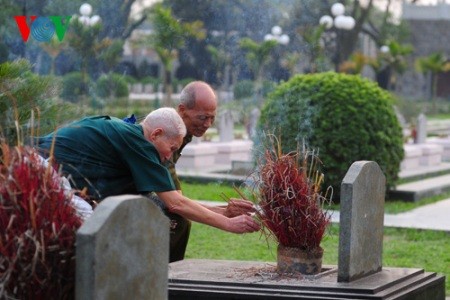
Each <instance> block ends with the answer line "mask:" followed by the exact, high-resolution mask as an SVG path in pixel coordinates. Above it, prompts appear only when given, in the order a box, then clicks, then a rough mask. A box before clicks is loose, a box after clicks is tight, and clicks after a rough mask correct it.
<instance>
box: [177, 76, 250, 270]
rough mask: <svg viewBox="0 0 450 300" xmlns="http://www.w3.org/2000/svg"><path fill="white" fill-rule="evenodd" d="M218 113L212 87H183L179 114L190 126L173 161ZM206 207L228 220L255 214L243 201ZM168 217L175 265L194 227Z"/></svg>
mask: <svg viewBox="0 0 450 300" xmlns="http://www.w3.org/2000/svg"><path fill="white" fill-rule="evenodd" d="M216 110H217V98H216V94H215V93H214V90H213V89H212V88H211V86H210V85H208V84H207V83H205V82H203V81H193V82H191V83H189V84H187V85H186V86H185V87H184V88H183V90H182V91H181V94H180V102H179V104H178V107H177V111H178V114H179V115H180V116H181V118H182V119H183V122H184V124H185V125H186V129H187V134H186V136H185V137H184V139H183V143H182V145H181V147H180V148H179V149H178V150H177V151H175V152H174V154H173V158H172V162H173V163H174V164H175V163H176V162H177V161H178V159H179V158H180V156H181V151H182V150H183V148H184V146H186V144H188V143H189V142H191V140H192V137H193V136H195V137H201V136H203V135H204V134H205V132H206V130H208V128H209V127H211V125H212V124H213V123H214V119H215V117H216ZM174 164H172V165H171V166H170V167H169V169H170V171H171V174H172V178H173V180H174V183H175V186H176V188H177V190H179V191H180V193H181V185H180V181H179V179H178V176H177V174H176V171H175V166H174ZM203 206H204V207H205V208H207V209H208V210H211V211H213V212H215V213H218V214H221V215H224V216H226V217H235V216H239V215H241V214H249V213H250V212H252V211H253V205H252V203H251V202H249V201H244V200H239V199H231V201H230V202H229V204H228V205H227V206H207V205H203ZM168 216H169V218H170V219H171V220H172V223H173V224H175V226H174V228H172V230H171V234H170V261H171V262H173V261H178V260H182V259H183V258H184V254H185V251H186V247H187V243H188V240H189V232H190V226H191V224H190V222H189V220H187V219H186V218H183V217H182V216H180V215H177V214H171V213H169V214H168Z"/></svg>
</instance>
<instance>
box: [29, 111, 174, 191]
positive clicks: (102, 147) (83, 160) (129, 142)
mask: <svg viewBox="0 0 450 300" xmlns="http://www.w3.org/2000/svg"><path fill="white" fill-rule="evenodd" d="M53 141H54V152H53V155H54V157H55V160H56V163H57V164H59V165H61V166H62V171H63V174H65V175H66V176H67V175H68V178H69V180H71V183H72V184H73V185H74V187H75V188H76V189H80V190H81V189H83V188H85V187H87V188H88V193H89V195H90V196H91V197H93V198H94V199H98V200H101V199H103V198H105V197H108V196H113V195H120V194H125V193H148V192H165V191H172V190H175V186H174V184H173V181H172V178H171V176H170V173H169V171H168V169H167V168H166V167H165V166H164V165H163V164H162V163H161V160H160V157H159V154H158V152H157V150H156V148H155V147H154V146H153V144H151V143H150V142H148V141H147V140H146V139H145V137H144V132H143V128H142V126H141V125H138V124H129V123H125V122H123V121H122V120H120V119H118V118H114V117H109V116H97V117H87V118H84V119H82V120H80V121H76V122H74V123H71V124H69V125H67V126H65V127H62V128H60V129H58V130H57V131H55V132H54V133H51V134H49V135H47V136H44V137H41V138H39V139H38V148H39V151H40V153H41V154H42V155H44V156H46V157H47V156H48V155H49V151H50V149H51V147H52V143H53Z"/></svg>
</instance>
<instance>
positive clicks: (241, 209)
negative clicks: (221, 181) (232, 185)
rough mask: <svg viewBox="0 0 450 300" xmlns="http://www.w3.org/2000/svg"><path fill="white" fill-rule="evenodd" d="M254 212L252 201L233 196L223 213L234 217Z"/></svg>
mask: <svg viewBox="0 0 450 300" xmlns="http://www.w3.org/2000/svg"><path fill="white" fill-rule="evenodd" d="M253 212H255V208H254V206H253V203H252V202H250V201H248V200H242V199H236V198H231V199H230V201H229V202H228V205H227V206H226V207H225V211H224V213H223V215H224V216H226V217H228V218H233V217H236V216H240V215H250V214H251V213H253Z"/></svg>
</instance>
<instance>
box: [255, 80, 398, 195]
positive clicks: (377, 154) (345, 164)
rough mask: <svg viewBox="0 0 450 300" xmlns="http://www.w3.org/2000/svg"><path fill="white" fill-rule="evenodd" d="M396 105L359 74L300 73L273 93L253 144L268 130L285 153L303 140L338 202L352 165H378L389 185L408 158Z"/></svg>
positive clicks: (385, 93)
mask: <svg viewBox="0 0 450 300" xmlns="http://www.w3.org/2000/svg"><path fill="white" fill-rule="evenodd" d="M393 103H394V98H393V97H392V95H391V94H389V93H388V92H386V91H385V90H383V89H381V88H380V87H378V85H377V84H376V83H374V82H372V81H370V80H368V79H363V78H362V77H360V76H359V75H347V74H339V73H334V72H329V73H319V74H307V75H297V76H295V77H293V78H292V79H290V80H289V81H287V82H285V83H283V84H280V85H279V86H278V87H277V88H276V89H275V90H274V91H273V92H272V93H271V94H270V95H269V97H268V101H267V102H266V104H265V106H264V107H263V109H262V112H261V117H260V120H259V123H258V134H257V136H256V138H255V144H256V145H258V143H259V141H260V140H261V136H262V132H263V131H265V132H272V133H275V134H276V135H279V136H280V137H281V141H282V145H283V150H284V151H285V152H286V151H292V150H295V149H296V147H297V145H298V143H300V145H301V144H302V143H303V142H305V144H306V146H307V147H308V148H310V149H315V150H318V151H319V157H320V159H321V160H322V162H323V172H324V174H325V185H326V186H328V185H331V186H332V187H333V190H334V197H333V198H334V200H338V199H339V196H340V185H341V183H342V179H343V178H344V176H345V174H346V173H347V171H348V169H349V167H350V166H351V164H352V163H353V162H355V161H359V160H371V161H375V162H377V163H378V164H379V165H380V167H381V169H382V170H383V172H384V174H385V176H386V181H387V185H388V187H391V186H393V185H395V182H396V180H397V178H398V173H399V170H400V163H401V161H402V159H403V155H404V154H403V141H402V130H401V127H400V124H399V122H398V120H397V117H396V114H395V112H394V107H393ZM255 153H257V152H255Z"/></svg>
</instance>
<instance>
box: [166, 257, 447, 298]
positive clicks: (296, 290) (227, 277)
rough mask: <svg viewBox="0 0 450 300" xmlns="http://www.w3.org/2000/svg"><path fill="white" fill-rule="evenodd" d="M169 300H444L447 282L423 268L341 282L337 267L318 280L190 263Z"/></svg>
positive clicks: (172, 269)
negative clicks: (338, 279)
mask: <svg viewBox="0 0 450 300" xmlns="http://www.w3.org/2000/svg"><path fill="white" fill-rule="evenodd" d="M169 299H171V300H179V299H221V300H222V299H408V300H425V299H434V300H444V299H445V277H444V276H441V275H438V274H436V273H431V272H425V271H424V270H423V269H409V268H383V269H382V271H380V272H378V273H375V274H372V275H369V276H366V277H364V278H361V279H359V280H355V281H352V282H337V267H336V266H327V265H325V266H323V271H322V272H321V273H319V274H318V275H314V276H302V275H279V274H278V273H277V272H276V263H275V262H273V263H270V262H268V263H267V262H252V261H228V260H206V259H200V260H197V259H189V260H183V261H179V262H174V263H171V264H170V265H169Z"/></svg>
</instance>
